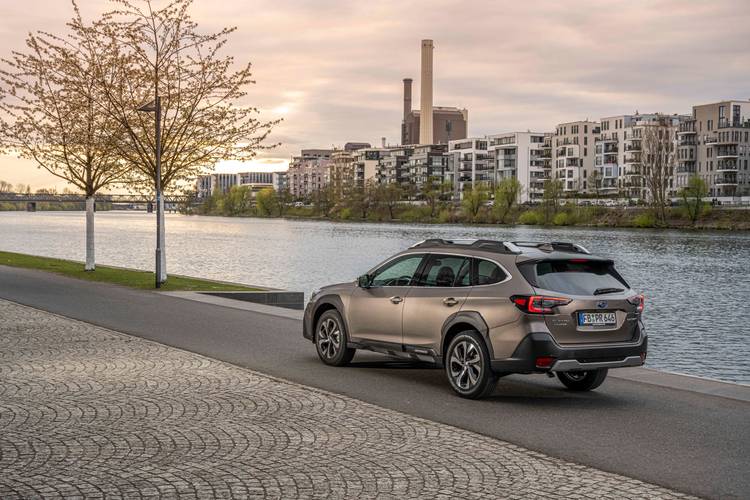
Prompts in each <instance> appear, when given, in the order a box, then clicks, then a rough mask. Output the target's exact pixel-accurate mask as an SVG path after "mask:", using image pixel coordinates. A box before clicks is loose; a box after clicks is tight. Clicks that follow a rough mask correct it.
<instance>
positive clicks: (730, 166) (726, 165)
mask: <svg viewBox="0 0 750 500" xmlns="http://www.w3.org/2000/svg"><path fill="white" fill-rule="evenodd" d="M737 170H739V164H738V163H737V161H736V160H729V161H718V162H716V171H717V172H726V171H737Z"/></svg>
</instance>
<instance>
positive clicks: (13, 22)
mask: <svg viewBox="0 0 750 500" xmlns="http://www.w3.org/2000/svg"><path fill="white" fill-rule="evenodd" d="M156 4H157V5H158V4H159V1H158V0H156ZM79 5H80V6H81V10H82V11H83V13H84V16H86V17H88V18H92V17H93V16H95V15H97V14H98V13H100V12H102V11H103V10H106V9H107V8H109V3H108V2H107V1H105V0H79ZM192 16H193V18H194V19H195V20H196V21H197V22H198V23H199V26H200V29H202V30H205V31H206V32H210V31H215V30H218V29H220V28H222V27H225V26H236V27H237V31H236V32H235V33H234V34H232V36H231V37H230V39H229V43H228V44H227V46H226V51H227V53H229V54H231V55H233V56H234V57H235V58H236V60H237V61H238V62H247V61H250V62H252V63H253V68H254V70H253V71H254V76H255V79H256V81H257V83H256V85H254V86H253V87H251V88H250V89H249V93H248V96H247V99H246V100H247V103H249V104H252V105H254V106H257V107H258V108H259V109H260V110H261V118H262V119H264V120H270V119H274V118H283V120H284V121H283V122H282V124H280V125H278V126H277V127H276V128H275V129H274V131H273V133H272V135H271V137H270V142H274V143H276V142H280V143H281V146H279V147H277V148H275V149H273V150H270V151H264V152H262V154H261V155H259V157H258V159H257V160H256V161H255V162H254V163H253V164H252V165H247V164H244V165H238V164H230V163H226V164H221V165H219V166H218V167H217V171H241V170H248V169H254V168H259V169H268V170H279V169H281V170H283V169H284V168H286V164H287V163H288V160H289V158H290V157H291V156H292V155H293V154H296V153H298V152H299V150H300V149H302V148H313V147H331V146H342V145H343V144H344V143H345V142H349V141H356V142H360V141H364V142H370V143H371V144H373V145H376V144H380V141H381V137H385V138H386V141H387V142H388V143H389V144H397V143H398V141H399V139H400V123H401V115H402V85H403V84H402V79H403V78H406V77H411V78H414V95H413V101H412V102H413V103H414V105H415V106H418V103H419V62H420V53H419V50H420V40H421V39H423V38H431V39H433V40H434V42H435V53H434V55H435V59H434V91H433V92H434V104H435V105H442V106H458V107H465V108H467V109H468V110H469V135H471V136H481V135H484V134H492V133H501V132H510V131H523V130H534V131H550V130H552V129H554V127H555V125H556V124H557V123H561V122H565V121H573V120H579V119H587V118H588V119H592V120H596V119H599V118H600V117H603V116H613V115H617V114H625V113H634V112H636V111H639V112H641V113H647V112H664V113H690V112H691V106H692V105H694V104H702V103H708V102H714V101H718V100H722V99H750V35H749V34H748V29H747V28H748V26H750V0H712V1H691V0H625V1H620V0H612V1H604V0H577V1H563V0H559V1H534V0H528V1H525V2H518V1H505V0H503V1H500V0H486V1H454V0H430V1H422V0H412V1H408V2H404V1H403V0H382V1H377V0H369V1H360V0H315V1H301V0H274V1H260V0H222V1H216V0H195V2H194V5H193V7H192ZM69 17H70V6H69V3H68V2H66V1H65V0H24V1H23V2H15V1H9V0H4V1H3V2H2V5H1V6H0V53H2V55H3V56H7V55H8V54H9V52H10V51H11V50H14V49H21V48H22V47H23V40H24V38H25V36H26V33H27V32H29V31H35V30H47V31H52V32H55V33H60V32H63V31H64V30H65V26H64V23H65V20H66V19H67V18H69ZM0 179H3V180H7V181H9V182H12V183H14V184H16V183H18V182H23V183H28V184H31V186H32V188H37V187H48V186H56V187H59V188H62V187H63V186H64V183H61V182H60V181H58V180H56V179H55V178H54V177H52V176H50V175H49V174H47V173H45V172H44V171H40V170H37V169H35V167H34V166H33V165H32V164H30V163H28V162H24V161H19V160H16V159H12V158H9V157H0Z"/></svg>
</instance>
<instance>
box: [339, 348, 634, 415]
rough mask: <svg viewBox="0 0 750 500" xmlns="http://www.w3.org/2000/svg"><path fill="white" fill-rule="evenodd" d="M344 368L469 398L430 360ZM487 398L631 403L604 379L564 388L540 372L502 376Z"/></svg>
mask: <svg viewBox="0 0 750 500" xmlns="http://www.w3.org/2000/svg"><path fill="white" fill-rule="evenodd" d="M355 359H356V358H355ZM347 369H355V370H368V371H373V372H377V374H378V376H381V377H387V378H389V379H392V380H393V381H394V383H398V382H406V381H408V382H410V383H412V384H418V385H421V386H426V387H430V388H431V389H434V390H436V391H439V392H440V393H442V394H445V395H446V396H451V397H455V398H457V400H458V401H462V402H463V401H465V402H471V400H465V399H460V398H459V397H458V396H456V394H455V393H454V392H453V391H452V390H451V388H450V385H449V384H448V381H447V380H446V378H445V373H444V371H443V370H442V369H441V368H438V367H436V366H435V365H434V364H432V363H426V362H425V363H423V362H417V361H411V360H402V359H387V358H386V359H368V360H362V361H356V360H355V361H353V362H352V363H350V364H349V365H348V366H347ZM490 402H495V403H501V404H504V405H507V404H512V405H518V406H527V405H528V406H532V405H533V406H534V407H548V408H556V409H568V408H569V409H570V410H572V411H578V410H582V409H597V408H599V409H603V408H607V409H613V408H614V409H616V408H619V407H622V408H625V407H628V406H629V405H631V404H633V403H634V402H633V401H630V400H629V399H628V398H627V397H622V395H617V396H614V395H612V394H609V393H608V392H607V381H605V382H604V385H602V387H601V388H599V389H597V390H594V391H590V392H577V391H571V390H569V389H567V388H566V387H565V386H563V385H562V384H561V383H560V382H559V381H558V380H557V379H556V378H549V377H547V376H545V375H543V374H533V375H521V374H515V375H508V376H505V377H501V378H500V379H499V380H498V383H497V388H496V389H495V391H494V392H493V394H492V395H491V396H488V397H486V398H484V399H482V400H481V403H483V404H487V403H490Z"/></svg>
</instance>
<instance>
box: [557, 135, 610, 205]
mask: <svg viewBox="0 0 750 500" xmlns="http://www.w3.org/2000/svg"><path fill="white" fill-rule="evenodd" d="M598 135H599V123H598V122H592V121H588V120H584V121H577V122H568V123H561V124H559V125H558V126H557V127H556V128H555V133H554V137H553V138H552V166H553V177H554V178H555V179H559V180H561V181H562V186H563V191H565V192H566V193H574V192H586V191H588V190H589V182H588V178H589V176H590V175H591V173H592V172H593V171H594V156H595V154H594V152H595V146H596V137H597V136H598Z"/></svg>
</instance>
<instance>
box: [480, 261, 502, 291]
mask: <svg viewBox="0 0 750 500" xmlns="http://www.w3.org/2000/svg"><path fill="white" fill-rule="evenodd" d="M476 262H477V264H476V270H477V271H476V272H477V285H492V284H493V283H500V282H501V281H504V280H505V279H506V278H507V277H508V275H507V274H506V273H505V271H503V269H502V268H501V267H500V266H498V265H497V264H495V263H494V262H492V261H489V260H484V259H476Z"/></svg>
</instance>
